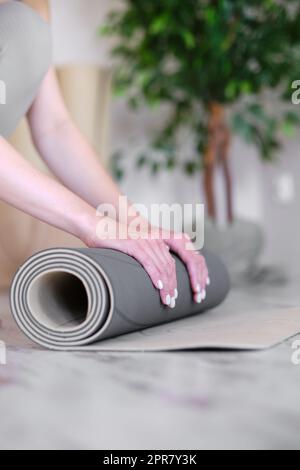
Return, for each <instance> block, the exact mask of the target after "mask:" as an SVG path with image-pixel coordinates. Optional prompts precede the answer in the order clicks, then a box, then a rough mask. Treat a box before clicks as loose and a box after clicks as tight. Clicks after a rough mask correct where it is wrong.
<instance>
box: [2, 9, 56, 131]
mask: <svg viewBox="0 0 300 470" xmlns="http://www.w3.org/2000/svg"><path fill="white" fill-rule="evenodd" d="M50 64H51V34H50V26H49V24H48V23H47V21H45V20H44V19H43V18H42V17H41V16H40V15H39V14H38V13H37V12H36V11H35V10H33V9H32V8H31V7H29V6H27V5H25V4H23V3H21V2H8V3H3V4H0V134H1V136H3V137H8V136H9V135H10V134H11V133H12V132H13V131H14V130H15V128H16V127H17V125H18V123H19V121H20V120H21V119H22V117H23V116H24V115H25V114H26V112H27V111H28V109H29V108H30V106H31V104H32V103H33V101H34V98H35V96H36V94H37V91H38V89H39V86H40V84H41V82H42V79H43V78H44V76H45V74H46V72H47V71H48V69H49V66H50Z"/></svg>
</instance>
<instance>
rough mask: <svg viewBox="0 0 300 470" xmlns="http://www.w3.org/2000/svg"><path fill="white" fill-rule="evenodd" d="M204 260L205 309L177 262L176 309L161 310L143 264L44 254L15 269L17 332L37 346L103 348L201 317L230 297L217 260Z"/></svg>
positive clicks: (91, 252)
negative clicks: (111, 340) (206, 279)
mask: <svg viewBox="0 0 300 470" xmlns="http://www.w3.org/2000/svg"><path fill="white" fill-rule="evenodd" d="M204 255H205V258H206V262H207V265H208V270H209V275H210V280H211V284H210V286H208V287H207V297H206V299H205V300H204V301H203V303H202V304H196V303H195V302H194V301H193V296H192V291H191V287H190V282H189V277H188V273H187V270H186V268H185V266H184V264H183V263H182V262H181V261H180V260H179V258H177V257H176V256H174V258H175V260H176V269H177V279H178V288H179V292H180V295H179V298H178V299H177V303H176V308H175V309H170V308H168V307H165V306H163V305H162V303H161V301H160V296H159V293H158V291H157V289H155V288H154V287H153V284H152V282H151V280H150V278H149V276H148V274H147V273H146V271H145V270H144V269H143V268H142V266H141V265H140V264H139V263H138V262H137V261H136V260H134V259H133V258H131V257H129V256H127V255H125V254H123V253H121V252H118V251H114V250H108V249H90V248H78V249H70V248H62V249H50V250H46V251H43V252H41V253H38V254H36V255H34V256H32V257H31V258H29V259H28V260H27V261H26V262H25V263H24V264H23V265H22V266H21V267H20V268H19V270H18V271H17V273H16V275H15V277H14V280H13V283H12V286H11V291H10V302H11V310H12V313H13V316H14V318H15V320H16V322H17V324H18V325H19V327H20V329H21V330H22V331H23V332H24V333H25V334H26V335H27V336H28V337H29V338H30V339H32V340H33V341H34V342H35V343H38V344H39V345H41V346H44V347H48V348H50V349H57V350H67V349H94V350H95V349H101V344H102V341H103V340H107V339H108V338H113V337H117V336H120V335H124V334H126V333H132V332H135V331H141V330H142V331H144V330H145V329H146V328H149V327H153V326H156V325H160V324H164V323H168V322H173V321H174V320H179V319H183V318H185V317H188V316H191V315H195V314H199V315H200V314H201V313H202V312H203V311H204V310H208V309H211V308H212V307H215V306H217V305H218V304H220V303H221V302H222V301H223V300H224V299H225V297H226V295H227V293H228V291H229V277H228V273H227V270H226V268H225V267H224V265H223V264H222V262H221V261H220V260H219V259H218V258H217V257H216V256H214V255H213V254H210V253H204ZM179 347H180V345H179ZM134 349H135V348H134ZM137 349H138V350H140V349H143V345H141V347H138V348H137Z"/></svg>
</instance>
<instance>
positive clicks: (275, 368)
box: [0, 284, 300, 449]
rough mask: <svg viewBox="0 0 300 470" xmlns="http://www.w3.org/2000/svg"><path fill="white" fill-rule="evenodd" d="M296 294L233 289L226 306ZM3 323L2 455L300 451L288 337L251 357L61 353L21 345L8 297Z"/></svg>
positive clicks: (298, 300)
mask: <svg viewBox="0 0 300 470" xmlns="http://www.w3.org/2000/svg"><path fill="white" fill-rule="evenodd" d="M298 291H299V289H298V286H297V284H296V285H294V286H288V287H286V288H273V289H266V288H252V289H248V290H239V291H235V292H233V293H232V295H231V297H230V298H229V299H228V301H227V305H226V308H235V309H236V308H240V309H243V308H245V307H246V306H247V308H250V307H259V306H260V307H261V308H273V307H276V308H277V307H286V306H288V307H292V306H297V305H298V306H299V305H300V292H298ZM0 318H2V329H1V328H0V339H4V338H2V337H1V335H2V336H5V339H6V340H7V341H8V342H9V344H10V345H11V346H10V347H9V348H8V357H7V359H8V361H7V365H6V366H0V417H1V419H0V448H1V449H120V448H121V449H139V448H144V449H176V448H177V449H192V448H194V449H195V448H197V449H299V448H300V404H299V389H300V366H295V365H293V364H292V362H291V354H292V349H291V340H289V341H287V342H285V343H284V344H282V345H280V346H278V347H276V348H273V349H271V350H268V351H263V352H252V353H242V352H225V353H223V352H187V353H163V354H162V353H147V354H143V353H134V354H128V353H62V352H51V351H43V350H40V349H39V348H33V347H32V345H31V343H30V342H29V341H27V340H24V338H23V337H22V335H21V334H19V333H18V332H17V330H16V328H15V327H14V325H13V324H12V323H11V322H10V321H9V313H8V305H7V298H6V297H5V296H2V298H1V313H0ZM8 326H10V327H9V328H8ZM299 328H300V326H299Z"/></svg>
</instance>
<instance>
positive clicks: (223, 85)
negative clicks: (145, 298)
mask: <svg viewBox="0 0 300 470" xmlns="http://www.w3.org/2000/svg"><path fill="white" fill-rule="evenodd" d="M297 3H298V2H296V1H294V0H290V1H288V2H284V5H283V6H281V7H278V4H279V5H280V2H276V1H272V0H268V1H265V0H263V1H260V2H257V1H250V2H249V1H247V2H246V1H239V0H238V1H235V2H233V1H229V0H228V1H225V0H224V1H220V2H206V1H204V0H203V1H201V0H197V1H196V2H195V1H189V0H188V1H186V2H179V1H175V0H164V1H160V2H156V1H153V2H149V0H148V1H142V0H138V1H136V2H129V1H125V0H124V1H122V0H88V1H86V0H64V1H63V2H61V1H59V0H51V8H52V30H53V60H54V63H55V66H56V68H57V72H58V78H59V81H60V85H61V89H62V92H63V95H64V98H65V100H66V103H67V105H68V107H69V109H70V112H71V114H72V116H73V118H74V120H75V121H76V122H77V123H78V125H79V127H80V128H81V129H82V131H83V132H84V133H85V134H86V136H87V137H88V139H89V141H90V142H91V143H92V145H93V146H94V147H95V148H96V149H97V151H98V153H99V158H101V160H102V161H103V163H104V165H106V166H107V168H109V169H110V171H111V172H112V174H113V175H114V177H116V178H118V179H120V185H121V187H122V190H123V191H124V192H125V193H126V194H128V196H129V198H130V199H131V200H133V201H134V202H137V203H145V204H146V205H149V204H151V203H174V202H177V203H178V202H179V203H182V204H184V203H199V202H205V203H206V208H207V210H208V216H209V217H207V224H206V232H207V233H206V246H207V247H210V248H212V249H214V250H215V251H218V252H219V253H220V254H221V255H222V256H223V257H224V259H225V261H226V262H227V263H228V265H229V267H230V270H231V273H232V276H233V278H234V281H235V282H236V283H238V282H251V283H255V282H259V283H261V282H265V283H269V284H276V283H282V282H285V281H287V280H288V279H289V278H290V279H292V278H296V277H298V276H299V275H300V267H299V258H300V250H299V247H298V234H299V229H300V210H299V207H300V194H299V185H298V178H299V176H300V157H299V149H300V135H299V118H298V117H297V115H300V105H299V106H297V105H293V104H292V103H291V96H292V88H291V86H292V81H293V80H296V79H297V68H299V58H300V54H297V51H298V50H299V44H300V24H299V11H298V9H299V5H297ZM147 5H148V6H147ZM278 8H281V9H282V10H278ZM111 10H115V11H117V12H121V13H119V14H115V15H113V16H112V17H109V18H108V16H107V15H108V13H109V12H110V11H111ZM126 15H127V16H126ZM197 22H198V23H197ZM197 25H199V30H198V28H197ZM201 28H202V32H203V36H201ZM147 32H148V33H147ZM145 36H146V39H145ZM114 48H115V49H116V48H117V54H114V55H112V53H111V51H112V49H114ZM299 71H300V68H299ZM115 79H116V80H115ZM168 79H169V81H167V80H168ZM298 79H299V80H300V73H299V77H298ZM114 82H117V83H116V87H114V85H113V83H114ZM114 89H116V91H117V93H114ZM175 104H176V106H175ZM181 110H182V115H183V118H182V119H181V117H179V118H178V120H177V121H176V118H174V119H175V121H174V120H173V121H172V118H173V117H174V116H177V117H178V111H179V115H180V112H181ZM176 113H177V114H176ZM180 116H181V115H180ZM170 123H171V127H172V126H173V127H172V129H171V130H170V129H168V125H169V124H170ZM169 127H170V126H169ZM164 132H165V133H164ZM161 141H163V142H164V143H165V145H162V144H161ZM11 142H12V143H13V144H14V145H15V146H16V147H17V148H18V149H19V150H21V151H22V152H23V154H24V155H25V156H26V158H28V159H30V160H31V161H32V162H33V163H34V164H36V165H39V166H40V167H42V165H41V163H40V162H39V159H38V156H37V155H36V153H35V152H34V149H33V148H32V145H31V142H30V138H29V134H28V129H27V126H26V123H25V121H24V122H22V124H21V125H20V127H19V128H18V130H17V131H16V133H15V134H14V135H13V136H12V137H11ZM99 184H101V181H99ZM0 217H1V225H2V231H1V235H0V286H1V287H6V286H7V285H9V282H10V279H11V276H12V274H13V273H14V271H15V270H16V269H17V267H18V265H19V264H20V263H21V262H22V261H24V260H25V259H26V258H27V257H28V256H29V255H30V254H32V253H33V252H35V251H37V250H39V249H42V248H45V247H48V246H57V245H65V246H66V245H68V246H69V245H74V244H75V245H78V241H77V240H74V239H72V238H71V237H69V236H66V235H64V234H62V233H60V232H59V231H57V230H54V229H50V228H49V227H47V226H45V225H43V224H41V223H39V222H37V221H35V220H33V219H31V218H29V217H27V216H25V215H23V214H20V213H19V212H17V211H15V210H14V209H11V208H8V207H7V206H5V205H4V204H2V205H1V207H0ZM191 224H192V221H191ZM178 229H180V227H178ZM298 255H299V256H298Z"/></svg>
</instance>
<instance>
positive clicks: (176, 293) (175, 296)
mask: <svg viewBox="0 0 300 470" xmlns="http://www.w3.org/2000/svg"><path fill="white" fill-rule="evenodd" d="M174 299H175V300H176V299H178V290H177V289H175V290H174Z"/></svg>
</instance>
